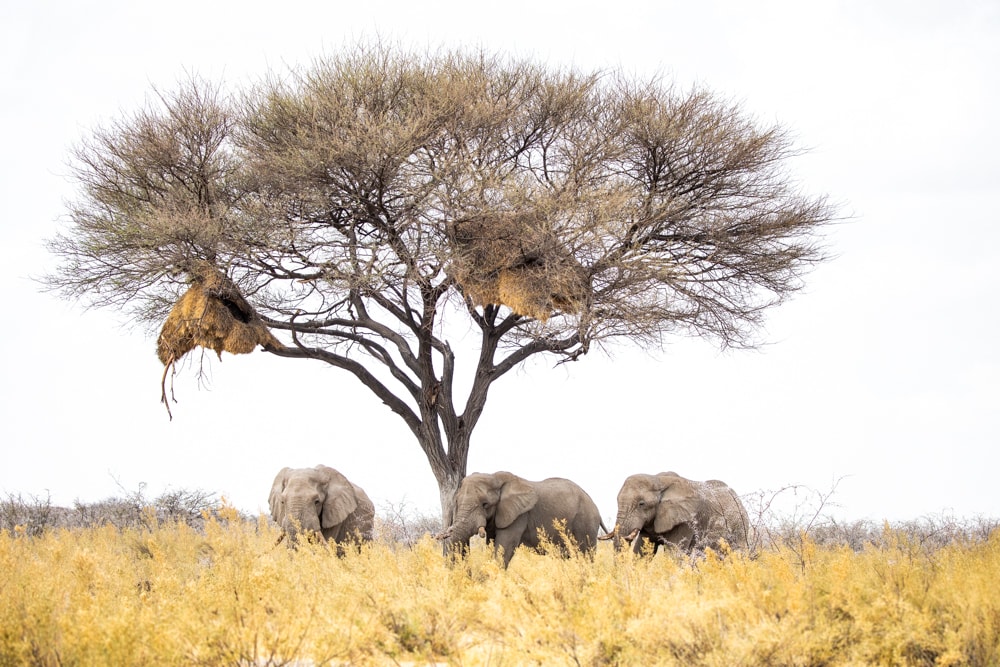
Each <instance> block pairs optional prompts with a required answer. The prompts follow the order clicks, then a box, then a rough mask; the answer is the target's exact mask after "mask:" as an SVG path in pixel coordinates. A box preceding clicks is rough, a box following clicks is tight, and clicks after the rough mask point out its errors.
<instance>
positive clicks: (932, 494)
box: [0, 0, 1000, 520]
mask: <svg viewBox="0 0 1000 667" xmlns="http://www.w3.org/2000/svg"><path fill="white" fill-rule="evenodd" d="M487 6H490V5H487V4H482V3H480V4H479V5H477V4H476V3H469V2H434V3H430V2H428V3H421V2H415V1H413V0H408V1H406V2H390V1H382V2H378V1H371V0H369V1H367V2H364V3H339V2H338V3H334V2H319V1H317V2H296V1H294V0H293V1H287V0H286V2H283V3H277V4H276V3H256V2H246V1H244V2H230V3H226V2H192V1H189V0H174V1H172V2H163V3H146V2H134V1H129V2H78V1H72V2H71V1H69V0H67V1H65V2H53V1H51V0H48V1H47V0H41V1H39V0H33V1H31V2H28V1H27V0H24V1H22V0H6V1H5V2H3V3H0V56H2V57H0V100H2V104H0V133H2V135H0V136H2V143H0V145H2V147H3V155H4V159H3V161H2V164H0V221H2V225H0V234H2V236H0V247H2V249H3V262H2V263H0V304H3V309H2V311H0V320H2V327H0V332H2V333H0V336H2V339H0V340H2V342H3V346H2V347H3V351H4V358H3V362H2V366H0V443H2V444H0V448H2V449H0V494H25V495H29V496H30V495H35V496H45V495H46V494H51V498H52V500H53V502H56V503H59V504H64V505H69V504H71V503H72V502H73V501H74V500H77V499H79V500H81V501H85V502H90V501H95V500H99V499H102V498H105V497H108V496H114V495H118V496H120V495H122V494H123V493H126V492H133V491H135V490H137V489H138V488H140V485H145V493H146V494H147V495H148V496H150V497H153V496H156V495H158V494H159V493H162V492H164V491H168V490H178V489H201V490H206V491H212V492H216V493H218V494H219V495H222V496H225V497H226V498H228V499H229V500H230V501H231V502H232V503H233V504H235V505H236V506H237V507H239V508H240V509H243V510H246V511H250V512H257V511H260V510H266V504H267V494H268V491H269V489H270V485H271V480H272V479H273V477H274V475H275V473H276V472H277V471H278V470H279V469H280V468H281V467H283V466H286V465H287V466H292V467H302V466H312V465H314V464H317V463H325V464H327V465H331V466H333V467H335V468H338V469H340V470H341V471H342V472H344V473H345V474H346V475H347V476H348V477H350V478H351V479H353V480H354V481H355V482H357V483H359V484H360V485H361V486H363V487H365V488H366V489H367V490H368V492H369V495H371V496H372V499H373V500H374V501H375V504H376V506H378V507H380V508H383V509H384V508H386V507H387V506H388V504H392V505H394V506H397V507H398V506H400V505H401V504H405V505H406V507H407V508H409V509H411V510H416V511H421V512H425V513H428V514H436V513H438V511H439V502H438V493H437V486H436V484H435V482H434V478H433V476H432V475H431V473H430V468H429V466H428V464H427V462H426V460H425V459H424V457H423V455H422V453H421V452H420V450H419V449H418V447H417V444H416V441H415V440H414V439H413V437H412V435H411V434H410V433H409V431H408V430H407V429H406V428H405V427H404V425H403V423H402V421H400V420H399V419H398V418H397V417H396V416H395V415H393V414H392V413H391V412H389V410H388V409H387V408H386V407H385V406H383V405H382V404H381V403H380V402H379V401H378V400H377V399H376V398H375V397H374V396H372V395H370V394H368V393H367V390H365V389H364V388H363V387H362V386H361V385H360V384H358V383H357V381H356V380H354V379H353V377H352V376H348V375H347V374H345V373H343V372H342V371H337V370H335V369H332V368H330V367H326V366H324V365H323V364H321V363H320V362H315V361H306V360H285V359H278V358H275V357H273V356H271V355H268V354H266V353H262V352H261V353H255V354H253V355H249V356H235V357H234V356H230V355H226V356H224V357H223V361H222V362H221V363H220V362H218V361H217V360H214V359H213V361H212V363H211V364H210V367H209V368H210V378H209V382H208V383H207V385H206V384H205V383H203V384H202V386H199V384H198V383H197V382H196V380H195V378H194V373H193V372H192V370H191V368H190V367H188V368H187V372H182V374H181V375H180V376H179V377H178V380H177V384H176V394H177V398H178V401H179V402H178V403H177V404H176V405H174V406H173V412H174V419H173V421H169V420H168V418H167V414H166V412H165V410H164V408H163V406H162V405H161V404H160V403H159V396H160V385H159V380H160V374H161V371H162V366H161V365H160V363H159V361H158V360H157V358H156V354H155V335H154V334H149V333H148V332H146V331H144V330H142V329H136V328H135V327H130V326H129V323H128V322H127V320H126V319H124V316H123V315H122V314H121V313H119V312H114V311H108V310H89V311H86V310H84V308H83V307H82V305H81V304H77V303H72V302H66V301H61V300H59V299H57V298H56V297H54V296H53V295H51V294H48V293H44V292H42V291H41V290H40V287H39V284H38V283H37V282H35V281H33V280H32V276H38V275H40V274H42V273H44V272H46V271H49V270H51V269H52V268H53V267H54V265H55V262H54V258H53V257H52V256H50V255H49V254H48V253H47V251H46V250H45V248H44V241H45V239H47V238H50V237H51V236H52V235H53V234H54V233H55V232H56V231H57V230H58V229H59V228H60V227H59V225H60V224H61V218H62V217H63V216H64V214H65V210H66V208H65V201H66V200H67V199H69V198H72V197H74V194H75V193H74V185H73V183H72V182H71V181H70V180H69V179H68V178H67V174H68V168H67V164H68V159H69V152H70V149H71V147H72V146H73V145H74V144H76V143H78V142H79V141H80V140H81V139H83V138H84V137H86V136H87V135H88V133H89V132H91V131H92V129H93V128H94V127H95V126H96V125H98V124H101V123H108V122H109V121H111V120H114V119H115V118H117V117H119V116H120V115H122V114H127V113H129V112H131V111H132V110H134V109H136V108H137V107H138V106H140V105H142V104H143V103H144V102H145V100H146V99H147V98H148V96H149V94H150V92H151V90H152V88H153V87H154V86H157V87H160V88H166V89H170V88H172V87H174V86H175V84H176V83H177V82H178V81H179V80H182V79H184V78H185V77H186V73H188V72H194V73H198V74H201V75H203V76H204V77H206V78H209V79H212V80H224V81H225V82H226V83H227V85H230V86H232V87H234V88H235V87H238V86H241V85H244V84H246V83H248V82H253V81H255V80H257V79H259V78H260V77H262V76H263V75H265V74H266V73H267V72H268V71H279V72H280V71H285V70H286V69H287V68H288V67H290V66H294V65H299V64H303V63H307V62H309V61H310V60H311V59H313V58H316V57H320V56H322V55H323V54H324V53H330V52H333V51H336V50H337V49H339V48H341V47H342V46H343V44H344V43H345V40H346V41H352V40H355V39H358V38H364V37H374V36H379V37H380V38H381V39H383V40H388V41H398V42H400V43H402V44H404V45H414V46H417V47H420V48H423V47H431V48H433V47H437V46H441V45H443V46H469V47H485V48H486V49H488V50H491V51H502V52H509V53H512V54H515V55H518V56H529V57H532V58H535V59H538V60H540V61H543V62H547V63H551V64H554V65H555V64H561V65H567V64H569V65H574V66H576V67H578V68H581V69H586V70H591V69H597V68H622V69H624V70H625V71H627V72H631V73H635V74H637V75H640V76H648V75H652V74H653V73H655V72H662V73H664V74H665V75H667V76H668V77H671V78H672V79H674V80H675V81H677V82H678V83H679V84H681V85H682V86H688V85H691V84H694V83H699V84H702V85H704V86H707V87H709V88H711V89H712V90H714V91H715V92H716V93H717V94H719V95H720V96H723V97H725V98H728V99H732V100H736V101H739V102H741V103H742V104H743V105H744V107H745V109H746V110H747V111H748V112H750V113H752V114H754V115H755V116H756V117H758V118H759V119H761V121H762V122H763V123H772V122H777V123H780V124H782V125H784V126H785V127H786V128H788V129H789V130H790V131H791V133H792V134H793V136H794V137H796V140H797V145H799V146H801V147H803V148H807V149H809V152H808V153H807V154H806V155H804V156H802V157H800V158H797V159H795V160H794V161H793V162H791V163H790V164H789V170H790V171H791V173H792V174H793V175H794V177H795V179H796V181H797V182H798V183H799V185H800V186H801V187H802V189H803V190H804V191H805V192H806V193H809V194H813V195H821V194H827V195H829V196H830V198H831V199H832V200H833V201H834V202H837V203H838V204H839V206H840V213H841V214H842V215H843V216H844V217H845V218H846V219H845V221H844V222H843V223H841V224H838V225H836V226H833V227H831V228H829V230H828V234H827V239H826V240H827V244H828V247H829V249H830V252H831V254H833V255H834V256H835V257H834V259H833V260H831V261H830V262H828V263H826V264H824V265H822V266H821V267H819V268H818V269H817V270H815V271H814V272H813V273H811V274H810V275H809V277H808V279H807V287H806V289H805V290H804V291H802V292H801V293H799V294H798V295H797V296H796V297H795V298H794V299H793V300H792V301H791V302H789V303H787V304H785V305H783V306H781V307H779V308H777V309H775V310H773V311H772V312H771V314H770V317H769V319H768V325H767V329H766V330H765V331H763V332H762V335H763V338H764V339H766V341H767V345H765V346H763V347H762V348H761V349H760V350H759V351H750V352H747V351H739V352H720V351H719V350H718V349H717V348H716V347H713V345H712V343H710V342H707V341H703V340H691V339H677V340H675V341H672V342H670V344H668V345H667V346H666V348H665V349H663V350H662V351H659V350H658V351H654V352H646V351H640V350H636V349H634V348H630V347H628V346H625V345H622V346H619V347H618V348H615V349H614V350H613V351H612V352H613V354H612V355H611V356H607V355H600V354H597V353H592V354H591V355H589V356H588V357H585V358H584V359H583V360H581V361H580V362H578V363H575V364H570V365H564V366H560V367H558V368H553V367H552V364H551V361H550V360H542V361H538V360H536V361H533V362H531V363H529V364H528V365H526V366H525V367H524V368H523V369H521V370H519V371H518V372H515V373H512V374H511V375H510V376H508V377H505V378H504V379H502V380H501V381H500V382H499V383H497V385H495V387H494V389H493V391H492V394H491V398H490V401H489V403H488V404H487V408H486V414H485V415H484V417H483V419H482V421H481V422H480V424H479V426H478V429H477V431H476V433H475V435H474V440H473V444H472V451H471V456H470V465H469V470H470V472H472V471H482V472H492V471H496V470H500V469H505V470H510V471H512V472H515V473H517V474H520V475H521V476H523V477H526V478H529V479H541V478H544V477H548V476H561V477H569V478H570V479H573V480H575V481H576V482H578V483H579V484H580V485H581V486H583V487H584V488H585V489H586V490H587V491H589V492H590V494H591V496H592V497H593V498H594V500H595V501H596V502H597V504H598V506H599V507H600V510H601V513H602V515H603V516H605V517H613V515H614V513H615V496H616V494H617V491H618V489H619V488H620V486H621V483H622V481H623V480H624V478H625V477H626V476H628V475H630V474H632V473H637V472H647V473H655V472H659V471H662V470H668V469H672V470H675V471H677V472H679V473H680V474H682V475H685V476H687V477H691V478H694V479H707V478H720V479H723V480H725V481H727V482H729V483H730V485H731V486H733V487H734V488H735V489H736V490H737V492H739V493H741V494H749V493H753V492H757V491H765V490H768V491H770V490H775V489H779V488H782V487H785V486H788V485H802V487H805V488H808V489H813V490H815V491H817V492H820V493H826V492H829V491H831V490H832V489H833V488H834V487H835V488H836V491H835V493H834V494H833V496H832V498H831V499H830V500H831V503H833V504H831V505H829V507H828V509H829V513H832V514H833V515H835V516H839V517H843V518H847V519H861V518H868V519H874V520H881V519H890V520H902V519H912V518H918V517H923V516H928V515H938V514H942V513H943V514H951V515H956V516H959V517H974V516H980V515H982V516H991V517H1000V490H998V489H997V487H996V485H995V478H996V472H997V468H998V464H1000V454H998V445H1000V417H998V414H1000V389H998V387H1000V380H998V378H1000V351H998V350H1000V345H998V335H997V329H998V324H1000V321H998V320H1000V317H998V310H1000V307H998V306H1000V296H998V294H1000V261H998V260H1000V254H998V250H997V248H998V247H1000V224H998V223H1000V219H998V218H1000V216H998V213H997V201H998V200H1000V169H998V167H997V162H998V158H997V156H998V154H1000V131H998V129H997V119H998V118H1000V104H998V99H1000V97H998V95H1000V77H998V76H997V69H998V65H1000V47H998V45H1000V4H998V3H996V2H994V1H992V0H988V1H982V2H972V1H966V0H947V1H944V0H941V1H935V0H931V1H925V2H920V3H912V2H901V1H900V2H871V1H869V0H857V1H853V2H823V1H811V2H801V1H800V0H788V1H785V2H744V1H737V0H734V1H732V2H721V1H716V2H673V1H656V2H630V1H619V2H611V3H608V2H601V3H588V2H580V1H578V0H577V1H574V2H563V1H561V0H560V1H558V2H551V1H550V2H538V1H537V0H534V1H532V2H523V1H517V0H515V1H508V2H504V3H495V5H492V6H494V7H496V8H495V9H479V8H477V7H487ZM279 7H280V8H279ZM838 480H839V482H838ZM784 497H785V498H787V499H789V501H790V503H789V507H794V505H795V503H797V502H798V499H801V500H808V494H806V495H799V496H795V497H790V496H789V495H788V494H785V496H784Z"/></svg>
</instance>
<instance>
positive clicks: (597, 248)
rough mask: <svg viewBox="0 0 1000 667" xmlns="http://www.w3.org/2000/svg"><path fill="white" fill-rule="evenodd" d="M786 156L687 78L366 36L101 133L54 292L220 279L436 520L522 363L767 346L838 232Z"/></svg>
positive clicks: (85, 166) (195, 86)
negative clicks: (599, 348)
mask: <svg viewBox="0 0 1000 667" xmlns="http://www.w3.org/2000/svg"><path fill="white" fill-rule="evenodd" d="M795 153H796V151H795V149H794V148H793V147H792V145H791V143H790V141H789V140H788V137H787V135H786V133H785V132H784V131H783V130H782V129H781V128H779V127H759V126H758V124H757V123H756V122H755V121H754V119H752V118H749V117H748V116H747V115H746V114H745V113H744V112H743V111H742V110H741V109H740V108H739V107H738V106H735V105H733V104H730V103H728V102H725V101H723V100H720V99H718V98H716V97H714V96H713V95H711V94H710V93H708V92H707V91H705V90H701V89H694V90H690V91H679V90H676V89H675V88H674V87H672V86H670V85H668V84H665V83H664V82H663V81H662V80H659V79H654V80H650V81H639V80H636V79H634V78H630V77H627V76H625V75H623V74H621V73H617V72H596V73H581V72H578V71H572V70H557V69H551V68H546V67H543V66H541V65H538V64H535V63H532V62H529V61H518V60H512V59H506V58H501V57H495V56H491V55H489V54H486V53H482V52H479V53H437V54H424V55H417V54H412V53H406V52H402V51H400V50H396V49H392V48H385V47H381V46H378V47H373V48H370V47H367V46H359V47H357V48H355V49H353V50H347V51H345V52H344V53H341V54H339V55H335V56H333V57H329V58H327V59H324V60H320V61H317V62H315V63H313V64H312V65H311V66H310V67H308V68H305V69H302V70H298V71H294V72H291V73H288V74H287V75H285V76H282V77H278V76H270V77H268V78H267V79H265V80H264V81H262V82H261V83H260V84H259V85H257V86H256V87H253V88H252V89H249V90H243V91H237V92H235V93H224V92H223V90H222V88H221V87H219V86H217V85H213V84H209V83H207V82H204V81H202V80H199V79H193V80H190V81H188V82H187V83H185V84H183V85H181V86H180V87H179V89H178V90H177V91H175V92H172V93H166V94H157V96H156V97H155V99H154V101H153V102H151V103H150V104H149V105H147V107H146V108H144V109H142V110H140V111H138V112H136V113H135V114H133V115H131V116H128V117H125V118H123V119H121V120H119V121H117V122H114V123H112V124H110V125H108V126H106V127H103V128H99V129H97V130H95V131H94V133H93V135H92V136H90V137H89V138H87V139H85V140H84V141H83V142H82V143H81V144H80V145H79V146H78V147H77V149H76V150H75V153H74V158H75V160H74V163H73V164H74V174H75V176H76V178H77V180H78V182H79V185H80V189H81V195H80V197H79V198H78V200H77V201H76V202H75V203H73V204H72V205H71V206H70V210H69V221H70V223H69V226H68V228H67V229H66V230H65V231H64V232H63V233H62V234H60V235H58V236H56V237H54V238H53V239H52V240H51V241H50V249H51V250H52V251H53V252H54V253H55V254H56V255H58V256H59V257H60V259H61V264H60V266H59V268H58V269H57V271H56V272H55V273H54V274H52V275H50V276H49V277H48V279H47V280H48V284H49V286H50V287H51V288H53V289H56V290H57V291H59V292H60V293H61V294H62V295H64V296H66V297H69V298H82V299H84V300H85V301H87V302H89V304H90V305H99V306H115V307H120V308H124V309H126V311H127V312H129V313H130V314H131V316H132V317H134V318H135V319H136V320H137V321H140V322H145V323H149V324H156V325H158V324H159V323H161V322H163V321H164V318H165V317H166V316H167V313H168V312H169V311H170V308H171V306H172V305H173V304H174V303H175V302H176V301H177V298H178V295H179V294H180V293H181V291H182V290H184V289H185V288H186V287H187V285H188V284H189V283H190V282H191V281H192V280H195V279H196V278H197V275H196V274H197V272H198V269H197V268H196V267H204V266H206V265H207V266H210V267H214V269H215V270H216V271H217V272H218V273H219V274H221V275H223V276H225V280H226V281H227V284H229V285H230V286H232V287H233V288H234V289H236V290H238V292H239V294H240V295H241V296H242V297H244V298H243V299H241V303H243V304H244V308H245V307H247V306H246V304H249V308H251V309H252V311H253V312H252V315H253V317H255V318H259V319H258V321H260V322H263V324H264V325H266V326H267V327H268V328H270V330H271V332H273V334H274V336H273V337H271V338H272V340H271V341H270V342H269V343H265V348H264V349H266V351H267V352H269V353H271V354H275V355H279V356H282V357H289V358H300V359H315V360H319V361H322V362H325V363H327V364H330V365H331V366H335V367H337V368H341V369H343V370H345V371H347V372H348V373H350V374H352V375H353V376H354V377H355V378H356V379H357V380H359V381H360V382H361V383H362V384H363V385H364V386H365V387H366V388H367V389H369V390H370V391H371V392H372V393H374V394H375V396H377V397H378V398H379V399H380V400H381V401H382V402H383V403H384V404H385V405H387V406H388V408H389V409H390V410H392V412H394V413H395V414H396V415H398V416H399V417H400V418H401V419H402V420H403V421H404V422H405V423H406V425H407V426H408V427H409V429H410V431H412V433H413V435H414V437H415V438H416V439H417V441H418V442H419V444H420V447H421V448H422V450H423V451H424V453H425V454H426V456H427V459H428V461H429V463H430V466H431V469H432V470H433V472H434V475H435V477H436V479H437V482H438V485H439V488H440V492H441V503H442V511H443V514H444V519H445V525H447V524H448V522H449V521H450V518H451V517H450V514H451V509H450V508H451V498H452V496H453V493H454V491H455V489H456V488H457V486H458V484H459V482H460V481H461V479H462V478H463V477H464V476H465V474H466V467H467V460H468V454H469V446H470V442H471V437H472V434H473V432H474V430H475V428H476V425H477V423H478V422H479V419H480V416H481V415H482V413H483V409H484V407H485V405H486V401H487V397H488V395H489V391H490V388H491V386H492V385H493V383H494V382H496V381H497V380H498V379H500V378H501V377H503V376H504V375H506V374H507V373H508V372H509V371H510V370H512V369H514V368H515V367H517V366H518V365H519V364H521V363H522V362H524V361H525V360H526V359H528V358H529V357H532V356H534V355H549V356H550V357H552V358H553V360H554V361H555V362H563V361H568V360H576V359H578V358H580V357H581V356H582V355H584V354H586V353H587V352H588V351H590V350H591V349H592V348H594V347H595V345H600V344H601V343H602V342H603V341H608V340H610V339H615V338H618V339H627V340H628V341H631V342H633V343H635V344H637V345H641V346H650V345H658V344H660V343H661V341H662V339H663V337H664V336H665V335H669V334H677V333H682V334H688V335H697V336H703V337H707V338H710V339H713V340H715V341H716V342H718V343H720V344H721V345H723V346H743V347H746V346H753V345H755V344H756V340H755V337H754V334H755V331H756V329H757V327H758V325H759V324H760V323H761V320H762V316H763V314H764V311H765V310H766V309H767V308H769V307H770V306H773V305H775V304H777V303H779V302H781V301H782V300H783V299H784V298H786V297H787V296H788V295H789V294H791V293H793V292H794V291H795V290H797V289H798V288H799V287H800V286H801V277H802V274H803V272H804V271H805V270H807V269H808V268H809V267H810V266H812V265H814V264H815V263H816V262H818V261H821V260H822V259H823V256H822V251H821V248H820V246H819V244H818V242H817V239H818V235H817V232H818V230H819V229H820V227H821V226H822V225H823V224H824V223H826V222H829V221H830V220H831V219H832V217H833V212H832V210H831V208H830V207H829V205H828V204H827V203H826V201H825V200H824V199H823V198H810V197H806V196H803V195H801V194H799V193H798V192H796V191H795V189H794V188H793V187H792V185H791V183H790V179H789V177H788V176H787V174H786V173H785V172H784V171H783V167H784V165H785V164H786V162H787V159H788V158H789V157H791V156H793V155H794V154H795ZM234 312H235V311H234ZM470 322H471V325H472V327H473V331H476V332H478V334H477V336H478V339H479V340H478V354H477V355H476V354H475V353H474V354H473V355H471V356H472V357H473V358H472V359H470V360H469V361H470V365H469V367H468V368H467V369H465V370H466V372H467V373H468V375H467V376H465V380H466V381H465V382H464V383H463V382H459V383H458V385H460V386H464V385H468V391H467V394H465V395H464V396H457V395H456V386H457V385H456V353H455V350H456V349H457V347H453V343H455V340H456V339H455V336H456V335H463V336H464V335H466V333H467V331H468V329H469V323H470ZM460 361H464V360H460ZM460 379H461V378H460ZM463 391H464V390H463Z"/></svg>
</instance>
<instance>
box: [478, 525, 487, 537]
mask: <svg viewBox="0 0 1000 667" xmlns="http://www.w3.org/2000/svg"><path fill="white" fill-rule="evenodd" d="M479 537H481V538H483V539H484V540H485V539H486V526H480V527H479Z"/></svg>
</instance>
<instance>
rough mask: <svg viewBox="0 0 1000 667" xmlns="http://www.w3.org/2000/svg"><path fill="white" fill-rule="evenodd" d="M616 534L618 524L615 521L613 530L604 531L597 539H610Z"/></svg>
mask: <svg viewBox="0 0 1000 667" xmlns="http://www.w3.org/2000/svg"><path fill="white" fill-rule="evenodd" d="M617 536H618V524H617V523H616V524H615V528H614V530H612V531H609V532H607V533H604V534H603V535H598V536H597V539H599V540H610V539H614V538H615V537H617Z"/></svg>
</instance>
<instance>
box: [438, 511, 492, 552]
mask: <svg viewBox="0 0 1000 667" xmlns="http://www.w3.org/2000/svg"><path fill="white" fill-rule="evenodd" d="M473 535H479V537H482V538H485V537H486V517H478V516H474V513H472V512H461V511H460V513H459V515H458V516H457V517H456V518H455V521H454V523H452V524H451V525H450V526H448V527H447V528H445V529H444V530H443V531H441V532H440V533H438V534H437V535H435V536H434V537H435V539H438V540H443V541H445V542H446V543H447V544H449V545H450V544H465V545H467V544H468V543H469V540H470V539H471V538H472V536H473Z"/></svg>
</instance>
